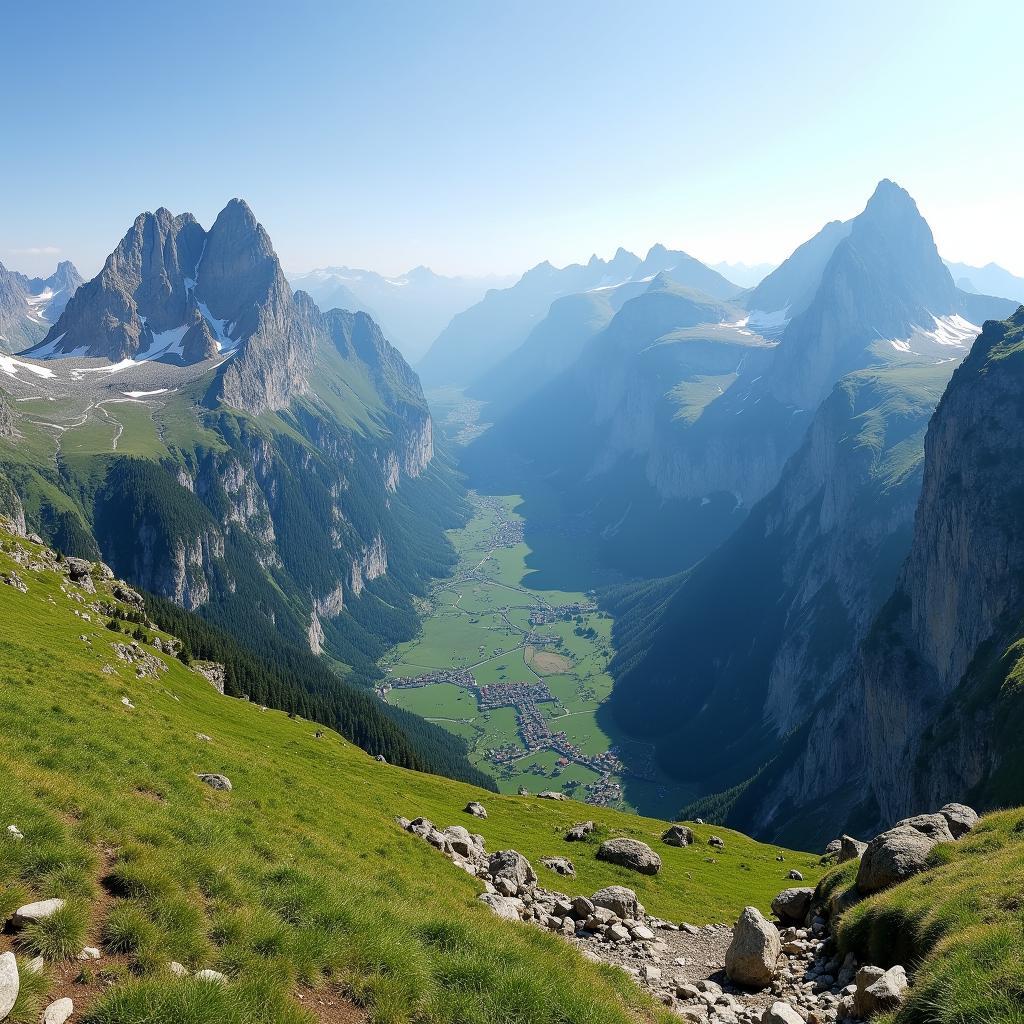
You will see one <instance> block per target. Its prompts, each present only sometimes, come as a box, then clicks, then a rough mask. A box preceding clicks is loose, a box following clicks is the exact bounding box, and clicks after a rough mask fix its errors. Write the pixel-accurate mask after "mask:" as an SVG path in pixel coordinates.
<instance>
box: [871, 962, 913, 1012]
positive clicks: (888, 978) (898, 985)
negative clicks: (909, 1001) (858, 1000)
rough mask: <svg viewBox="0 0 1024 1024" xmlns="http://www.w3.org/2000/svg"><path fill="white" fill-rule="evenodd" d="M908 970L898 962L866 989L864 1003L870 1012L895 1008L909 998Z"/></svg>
mask: <svg viewBox="0 0 1024 1024" xmlns="http://www.w3.org/2000/svg"><path fill="white" fill-rule="evenodd" d="M909 987H910V986H909V983H908V982H907V972H906V971H905V970H904V969H903V968H902V967H901V966H899V965H898V964H897V965H896V966H895V967H890V968H889V970H887V971H886V972H885V974H883V975H882V976H881V977H880V978H878V979H877V980H876V981H874V982H872V983H871V984H870V985H868V987H867V988H866V989H865V990H864V1004H865V1005H866V1008H867V1012H868V1013H869V1014H875V1013H887V1012H888V1011H889V1010H895V1009H897V1008H898V1007H899V1006H900V1005H902V1003H903V1001H904V1000H905V999H906V998H907V989H908V988H909Z"/></svg>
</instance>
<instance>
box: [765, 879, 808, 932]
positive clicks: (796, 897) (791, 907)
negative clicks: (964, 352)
mask: <svg viewBox="0 0 1024 1024" xmlns="http://www.w3.org/2000/svg"><path fill="white" fill-rule="evenodd" d="M813 895H814V890H813V889H811V888H805V887H801V888H799V889H783V891H782V892H780V893H779V895H778V896H776V897H775V899H773V900H772V913H773V914H775V916H776V917H777V918H778V919H779V920H780V921H782V922H783V923H785V924H800V923H802V922H803V920H804V918H805V917H806V916H807V911H808V910H809V909H810V906H811V897H812V896H813Z"/></svg>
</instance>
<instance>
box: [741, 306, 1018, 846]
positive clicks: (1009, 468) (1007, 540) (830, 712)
mask: <svg viewBox="0 0 1024 1024" xmlns="http://www.w3.org/2000/svg"><path fill="white" fill-rule="evenodd" d="M1022 385H1024V307H1022V308H1021V309H1020V310H1018V311H1017V313H1016V314H1015V315H1014V316H1013V317H1012V318H1011V319H1009V320H1007V321H1005V322H996V321H991V322H989V323H986V324H985V327H984V330H983V331H982V332H981V335H980V336H979V338H978V340H977V341H976V342H975V344H974V346H973V348H972V349H971V352H970V354H969V355H968V357H967V358H966V359H965V360H964V362H963V363H962V364H961V366H960V367H959V368H958V369H957V371H956V372H955V373H954V375H953V377H952V380H951V381H950V384H949V387H948V388H947V389H946V392H945V394H944V395H943V397H942V400H941V401H940V403H939V405H938V408H937V409H936V411H935V415H934V416H933V418H932V420H931V423H930V424H929V427H928V432H927V435H926V438H925V445H924V449H925V458H924V473H923V483H922V489H921V498H920V502H919V504H918V507H917V512H916V516H915V520H914V529H913V537H912V540H911V544H910V548H909V553H908V555H907V558H906V560H905V562H904V563H903V566H902V568H901V570H900V572H899V574H898V577H897V580H896V582H895V585H894V587H893V588H892V589H891V591H890V595H889V598H888V600H887V601H886V602H885V604H884V606H883V607H882V608H881V610H880V611H879V612H878V614H877V615H876V616H875V618H874V620H873V623H872V625H871V628H870V630H869V632H868V634H867V636H866V637H865V639H864V640H863V642H862V643H861V644H860V646H859V648H858V649H856V650H855V652H854V658H855V660H854V663H853V665H852V667H851V669H850V671H849V672H848V673H847V674H846V678H845V679H844V680H843V685H842V686H841V687H838V688H837V689H836V690H835V692H833V693H832V694H831V695H830V697H829V699H827V700H825V701H823V702H822V704H821V705H820V706H819V707H818V708H816V709H815V711H814V714H813V716H811V717H810V718H809V720H808V722H807V723H805V725H804V726H803V727H802V728H801V729H800V730H798V731H797V732H796V733H794V735H793V736H792V737H791V739H790V741H789V742H788V743H787V745H786V747H785V748H784V749H783V750H782V752H781V753H780V754H779V756H778V758H777V759H776V760H775V762H773V763H772V764H771V765H770V766H769V767H768V768H767V769H766V770H765V771H764V772H763V773H762V774H761V775H760V776H759V777H758V778H757V779H756V780H755V781H754V782H753V783H752V784H751V786H750V787H749V789H748V790H747V792H745V793H744V794H743V796H742V797H741V798H740V799H739V801H737V803H736V805H735V807H734V809H733V811H732V813H731V815H730V817H731V818H732V819H734V820H747V821H754V822H757V823H758V826H759V827H760V828H761V829H763V830H764V831H765V832H766V833H767V834H775V835H779V834H789V835H793V834H804V835H812V834H814V833H815V832H817V831H820V824H819V823H820V817H819V816H820V813H821V809H822V808H823V807H828V808H829V814H830V820H831V822H833V823H835V824H845V825H847V826H849V827H850V828H858V829H867V828H870V826H871V824H872V823H873V822H876V821H888V820H892V819H893V818H895V817H899V816H900V815H902V814H904V813H911V809H916V808H918V807H920V806H923V804H922V801H926V800H927V799H928V798H929V797H931V796H933V795H934V794H935V793H946V794H956V795H957V796H958V797H961V798H970V799H974V800H977V801H978V802H979V803H980V804H982V805H983V806H1005V805H1006V804H1009V803H1013V802H1019V801H1020V800H1021V799H1022V798H1024V747H1022V745H1021V742H1020V736H1021V731H1020V730H1021V723H1022V722H1024V690H1022V688H1021V685H1020V678H1021V670H1020V664H1021V662H1020V659H1021V649H1022V648H1021V645H1022V642H1024V591H1022V588H1021V580H1022V579H1024V574H1022V568H1024V546H1022V544H1021V542H1020V531H1019V528H1018V527H1019V524H1018V522H1017V517H1016V509H1017V508H1018V505H1019V502H1018V499H1019V494H1020V486H1021V484H1020V473H1019V468H1018V461H1019V460H1018V459H1017V458H1016V453H1017V452H1018V451H1019V449H1020V447H1021V445H1022V443H1024V419H1022V416H1021V410H1020V402H1019V396H1020V391H1021V387H1022Z"/></svg>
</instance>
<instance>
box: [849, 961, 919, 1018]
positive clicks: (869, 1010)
mask: <svg viewBox="0 0 1024 1024" xmlns="http://www.w3.org/2000/svg"><path fill="white" fill-rule="evenodd" d="M887 976H888V980H887V981H885V982H884V984H883V979H885V978H886V977H887ZM876 986H878V987H876ZM906 988H907V974H906V971H904V970H903V968H902V967H893V968H891V969H890V970H888V971H883V970H882V968H881V967H872V966H865V967H862V968H861V969H860V970H859V971H857V975H856V980H855V991H854V993H853V999H852V1001H851V1006H850V1009H851V1012H852V1013H853V1015H854V1016H855V1017H869V1016H871V1015H872V1014H874V1013H879V1012H881V1010H882V1006H880V1005H879V997H881V999H882V1000H891V999H894V998H896V994H897V993H899V996H900V999H901V1001H902V994H903V992H904V991H905V990H906ZM893 1005H898V1003H896V1004H893Z"/></svg>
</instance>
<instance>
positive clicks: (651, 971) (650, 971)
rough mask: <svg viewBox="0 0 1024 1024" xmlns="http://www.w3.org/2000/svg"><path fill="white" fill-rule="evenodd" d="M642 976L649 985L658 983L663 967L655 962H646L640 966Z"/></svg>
mask: <svg viewBox="0 0 1024 1024" xmlns="http://www.w3.org/2000/svg"><path fill="white" fill-rule="evenodd" d="M640 977H641V978H643V980H644V981H646V982H647V983H648V984H649V985H656V984H657V983H658V982H660V981H661V968H660V967H655V966H654V965H653V964H644V965H643V966H642V967H641V968H640Z"/></svg>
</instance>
